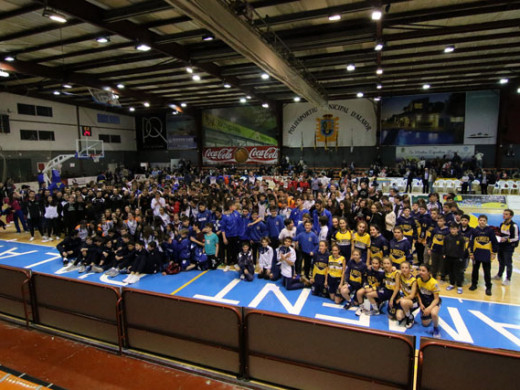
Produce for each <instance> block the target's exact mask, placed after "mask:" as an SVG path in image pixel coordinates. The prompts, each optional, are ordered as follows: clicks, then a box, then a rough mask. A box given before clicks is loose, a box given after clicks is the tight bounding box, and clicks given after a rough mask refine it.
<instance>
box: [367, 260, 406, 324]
mask: <svg viewBox="0 0 520 390" xmlns="http://www.w3.org/2000/svg"><path fill="white" fill-rule="evenodd" d="M383 271H384V272H385V276H384V279H383V283H382V286H381V287H380V288H379V290H377V291H372V292H370V293H368V294H367V298H368V300H369V301H370V307H371V309H370V311H369V312H368V313H367V314H368V315H378V314H380V307H381V306H382V305H383V304H384V303H385V302H386V301H388V309H389V311H391V309H392V308H393V307H394V302H393V299H394V298H395V296H396V295H397V293H395V294H394V292H395V290H396V288H397V278H398V277H399V271H397V270H396V269H395V268H394V267H393V265H392V260H390V258H389V257H384V258H383Z"/></svg>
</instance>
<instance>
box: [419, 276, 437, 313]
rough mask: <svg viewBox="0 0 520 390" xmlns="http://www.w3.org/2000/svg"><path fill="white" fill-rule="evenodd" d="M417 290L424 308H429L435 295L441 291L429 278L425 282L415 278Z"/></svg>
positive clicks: (433, 280)
mask: <svg viewBox="0 0 520 390" xmlns="http://www.w3.org/2000/svg"><path fill="white" fill-rule="evenodd" d="M417 289H418V292H419V296H420V297H421V301H422V304H423V305H424V307H428V306H430V305H431V303H432V302H433V300H434V299H435V293H439V292H440V291H441V290H440V288H439V283H438V282H437V280H435V279H434V278H432V277H431V276H430V278H429V279H428V280H427V281H426V282H425V281H423V280H422V279H421V278H417Z"/></svg>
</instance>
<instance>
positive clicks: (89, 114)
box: [0, 92, 137, 152]
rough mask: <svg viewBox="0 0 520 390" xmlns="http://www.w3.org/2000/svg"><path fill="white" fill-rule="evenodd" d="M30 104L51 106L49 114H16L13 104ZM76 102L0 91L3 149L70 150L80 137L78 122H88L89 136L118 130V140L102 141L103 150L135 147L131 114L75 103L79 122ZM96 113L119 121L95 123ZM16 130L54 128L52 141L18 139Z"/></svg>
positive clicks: (131, 148)
mask: <svg viewBox="0 0 520 390" xmlns="http://www.w3.org/2000/svg"><path fill="white" fill-rule="evenodd" d="M18 103H23V104H32V105H38V106H46V107H52V111H53V116H52V117H45V116H33V115H20V114H18V108H17V104H18ZM76 110H77V109H76V106H74V105H69V104H63V103H57V102H53V101H48V100H43V99H37V98H32V97H27V96H21V95H14V94H10V93H5V92H0V114H4V115H9V124H10V130H11V132H10V133H9V134H1V133H0V145H1V146H2V149H3V150H5V151H37V150H38V151H57V150H60V151H71V152H72V151H74V150H75V149H76V139H77V138H80V132H79V131H78V126H79V125H81V126H91V127H92V132H93V136H92V137H91V138H92V139H93V140H97V139H98V137H99V134H118V135H120V136H121V143H120V144H105V151H136V150H137V145H136V140H135V119H134V118H133V117H131V116H127V115H120V114H115V113H109V112H106V111H104V110H103V108H102V107H100V109H99V110H93V109H89V108H83V107H79V124H78V113H77V111H76ZM98 113H99V114H107V115H112V116H115V117H118V118H119V124H113V123H99V122H98ZM20 130H45V131H54V138H55V140H54V141H22V140H21V139H20Z"/></svg>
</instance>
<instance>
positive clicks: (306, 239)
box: [296, 232, 319, 253]
mask: <svg viewBox="0 0 520 390" xmlns="http://www.w3.org/2000/svg"><path fill="white" fill-rule="evenodd" d="M296 241H297V242H298V246H299V247H300V249H301V251H302V252H303V253H311V252H314V253H315V252H317V251H318V244H319V240H318V236H317V235H316V233H314V232H309V233H307V232H303V233H300V234H298V235H297V236H296Z"/></svg>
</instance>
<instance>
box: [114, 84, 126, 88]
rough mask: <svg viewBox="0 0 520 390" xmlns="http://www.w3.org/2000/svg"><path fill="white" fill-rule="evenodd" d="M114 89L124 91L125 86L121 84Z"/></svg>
mask: <svg viewBox="0 0 520 390" xmlns="http://www.w3.org/2000/svg"><path fill="white" fill-rule="evenodd" d="M116 87H117V89H125V85H124V84H121V83H119V84H117V85H116Z"/></svg>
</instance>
